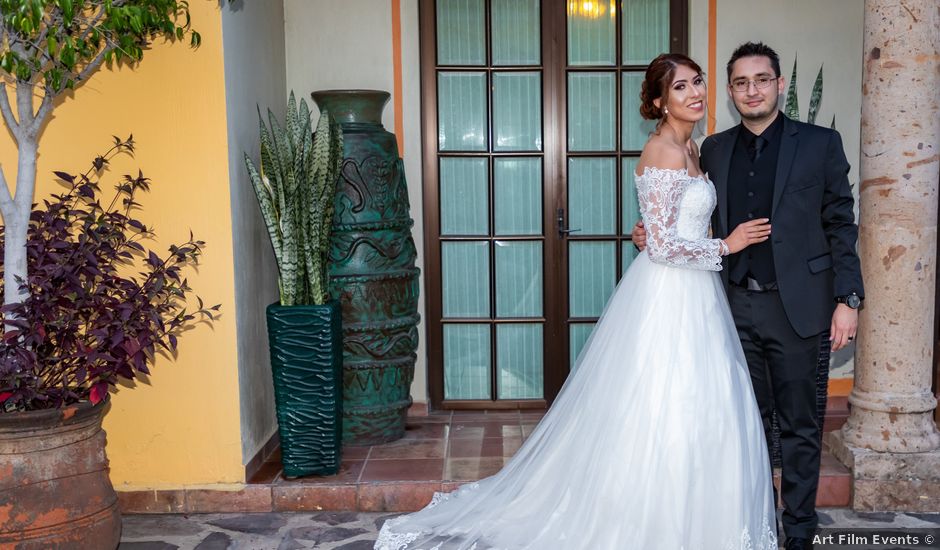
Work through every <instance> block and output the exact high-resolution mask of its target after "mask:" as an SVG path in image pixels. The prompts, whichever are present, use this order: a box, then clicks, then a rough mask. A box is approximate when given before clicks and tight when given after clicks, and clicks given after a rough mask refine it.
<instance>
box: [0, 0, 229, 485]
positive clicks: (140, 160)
mask: <svg viewBox="0 0 940 550" xmlns="http://www.w3.org/2000/svg"><path fill="white" fill-rule="evenodd" d="M190 6H191V9H192V20H193V26H194V28H196V29H197V30H198V31H199V32H200V33H201V34H202V38H203V44H202V46H201V47H200V48H199V49H198V50H193V49H191V48H189V47H188V45H187V44H185V43H181V44H173V45H169V44H164V43H162V42H158V43H157V44H155V46H154V47H153V49H151V50H150V51H148V52H146V53H145V55H144V59H143V62H142V63H141V64H140V66H139V67H138V68H137V69H130V68H128V67H123V68H117V67H115V68H113V69H107V68H105V69H103V70H101V71H99V72H98V73H97V74H95V75H94V76H93V77H92V78H91V79H90V80H89V81H88V83H87V84H85V85H83V86H82V87H80V88H79V89H78V90H77V91H75V92H74V94H73V97H69V98H66V99H64V100H61V101H60V102H59V104H58V105H57V106H56V109H55V111H54V118H53V119H52V121H51V122H50V123H49V125H48V127H47V128H46V130H45V133H44V134H43V137H42V140H41V142H40V159H39V166H38V173H39V181H38V186H37V187H38V188H37V194H36V198H37V200H41V199H42V198H43V197H44V196H47V195H48V194H49V193H50V192H52V191H53V190H54V189H55V184H54V180H53V178H52V177H51V175H50V174H51V171H52V170H65V171H71V172H73V173H74V172H79V171H84V170H85V169H86V168H87V164H88V162H89V161H90V160H91V159H92V158H93V157H94V155H95V154H97V153H99V152H103V151H104V150H105V149H106V148H107V147H108V145H109V143H110V141H111V136H112V135H120V136H126V135H127V134H129V133H131V132H133V134H134V138H135V141H136V143H137V148H138V152H137V155H136V158H134V159H128V158H119V159H118V160H117V161H116V162H115V165H114V167H113V169H112V170H111V172H110V174H109V175H107V176H106V177H105V179H104V183H105V184H106V185H107V187H105V188H109V187H110V185H111V184H112V183H114V182H116V181H117V180H118V178H119V177H120V176H121V175H122V174H124V173H128V171H133V172H134V173H136V169H137V168H138V167H140V168H141V169H142V170H143V172H144V174H145V175H147V176H148V177H150V178H151V179H152V181H153V187H152V190H151V192H150V193H148V194H145V195H142V196H141V197H140V199H139V200H140V202H141V203H143V210H142V212H141V213H140V218H141V219H142V220H143V221H144V223H146V224H147V225H151V224H152V225H153V226H155V228H156V231H157V236H158V240H157V241H156V242H155V243H152V244H151V246H153V247H154V248H155V249H156V250H158V251H162V250H165V249H166V247H167V245H168V244H169V243H171V242H180V241H184V240H186V239H187V238H188V232H189V230H190V229H192V231H193V232H194V233H195V235H196V236H197V237H198V238H199V239H202V240H204V241H206V243H207V246H206V249H205V254H204V256H203V261H202V265H201V266H200V268H199V272H198V274H191V276H190V277H189V280H190V285H191V286H192V287H193V288H194V290H195V291H196V292H197V293H198V294H199V295H200V296H202V297H203V298H204V299H205V300H206V302H207V303H210V304H214V303H221V304H222V317H221V319H220V320H219V321H218V322H217V323H216V324H215V326H214V327H212V328H210V327H206V326H200V327H198V328H197V329H195V330H192V331H190V332H187V333H186V334H184V335H183V337H182V338H181V339H180V350H179V355H178V358H177V360H176V361H167V360H165V359H158V360H157V362H156V364H155V365H154V366H153V369H152V372H153V375H152V376H151V377H150V378H149V379H148V380H146V381H145V382H138V383H137V384H136V386H137V387H136V388H133V389H130V388H126V387H122V388H121V389H120V391H119V392H118V393H117V394H116V395H114V396H113V403H112V409H111V411H110V412H109V413H108V416H107V418H106V420H105V429H106V430H107V432H108V455H109V458H110V460H111V478H112V480H113V481H114V484H115V487H116V488H118V489H137V488H151V487H152V488H160V487H164V488H165V487H179V486H183V485H199V484H211V483H238V482H241V481H243V478H244V467H243V465H242V461H241V446H240V445H241V442H240V430H239V403H238V374H237V368H236V367H237V364H236V360H237V358H236V332H235V305H234V292H235V290H234V275H233V267H232V266H233V261H232V227H231V211H230V204H229V169H228V154H227V150H226V149H227V134H226V115H225V90H224V74H223V70H224V67H223V57H222V35H221V14H220V12H219V8H218V5H217V4H216V3H214V2H208V1H200V2H192V3H191V4H190ZM0 163H2V166H3V170H4V171H5V174H6V176H7V179H8V181H12V180H14V178H15V173H16V169H15V164H16V152H15V146H14V143H13V141H12V137H11V136H9V135H8V134H7V133H4V134H3V135H0Z"/></svg>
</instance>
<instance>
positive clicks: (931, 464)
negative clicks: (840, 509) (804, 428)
mask: <svg viewBox="0 0 940 550" xmlns="http://www.w3.org/2000/svg"><path fill="white" fill-rule="evenodd" d="M825 442H826V444H827V445H828V446H829V449H830V451H831V452H832V454H833V456H835V457H836V458H837V459H838V460H839V461H840V462H842V463H843V464H845V465H846V466H847V467H848V468H849V469H850V470H852V497H851V505H852V509H853V510H856V511H879V512H886V511H899V512H902V511H903V512H937V511H940V449H938V450H933V451H927V452H922V453H884V452H878V451H872V450H871V449H865V448H862V447H856V446H854V445H851V444H848V443H846V442H845V438H844V437H843V435H842V430H836V431H834V432H829V433H827V434H826V435H825Z"/></svg>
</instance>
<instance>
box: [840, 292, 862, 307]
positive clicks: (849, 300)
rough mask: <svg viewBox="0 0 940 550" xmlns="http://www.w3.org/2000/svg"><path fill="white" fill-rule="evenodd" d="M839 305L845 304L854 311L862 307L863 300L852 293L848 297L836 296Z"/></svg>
mask: <svg viewBox="0 0 940 550" xmlns="http://www.w3.org/2000/svg"><path fill="white" fill-rule="evenodd" d="M836 303H837V304H845V305H847V306H849V307H850V308H852V309H858V307H859V306H860V305H862V299H861V298H859V297H858V294H856V293H854V292H853V293H851V294H848V295H846V296H836Z"/></svg>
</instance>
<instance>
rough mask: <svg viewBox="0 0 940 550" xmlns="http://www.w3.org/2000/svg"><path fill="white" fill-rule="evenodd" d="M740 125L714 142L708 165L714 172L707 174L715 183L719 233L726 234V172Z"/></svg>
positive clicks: (728, 170) (729, 166)
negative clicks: (712, 155) (719, 224)
mask: <svg viewBox="0 0 940 550" xmlns="http://www.w3.org/2000/svg"><path fill="white" fill-rule="evenodd" d="M740 131H741V125H740V124H739V125H737V126H735V127H734V128H732V129H731V130H729V131H728V133H727V134H725V135H724V136H722V137H723V139H722V140H721V141H719V142H718V143H717V144H716V147H715V155H714V159H715V160H714V161H712V162H709V163H708V164H709V167H710V168H711V169H712V170H713V172H714V173H712V174H709V177H711V179H712V183H714V184H715V193H716V194H717V195H718V221H719V222H720V223H721V228H720V230H721V233H720V234H721V235H727V234H728V174H729V173H730V172H731V154H732V153H734V144H735V143H736V142H737V140H738V132H740Z"/></svg>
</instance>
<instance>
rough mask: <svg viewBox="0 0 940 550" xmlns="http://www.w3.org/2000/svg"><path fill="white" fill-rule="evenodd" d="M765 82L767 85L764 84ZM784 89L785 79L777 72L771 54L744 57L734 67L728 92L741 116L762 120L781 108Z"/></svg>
mask: <svg viewBox="0 0 940 550" xmlns="http://www.w3.org/2000/svg"><path fill="white" fill-rule="evenodd" d="M768 80H769V82H768ZM761 82H764V83H765V87H763V88H761V87H760V83H761ZM784 89H785V82H784V79H783V77H782V76H780V75H778V74H777V73H776V72H775V71H774V68H773V66H772V65H771V63H770V58H768V57H765V56H762V55H755V56H749V57H742V58H740V59H738V60H737V61H735V62H734V65H733V66H732V68H731V80H730V81H729V82H728V95H729V96H730V97H731V100H732V101H733V102H734V106H735V108H736V109H737V110H738V113H740V114H741V118H747V119H751V120H760V119H763V118H766V117H769V116H771V115H772V114H773V113H775V112H776V111H777V101H778V99H779V97H780V94H782V93H783V90H784Z"/></svg>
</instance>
